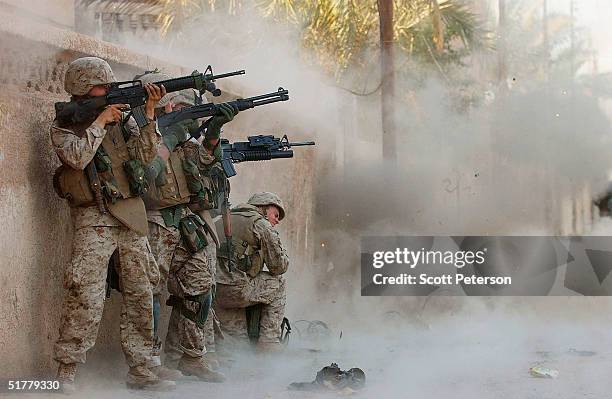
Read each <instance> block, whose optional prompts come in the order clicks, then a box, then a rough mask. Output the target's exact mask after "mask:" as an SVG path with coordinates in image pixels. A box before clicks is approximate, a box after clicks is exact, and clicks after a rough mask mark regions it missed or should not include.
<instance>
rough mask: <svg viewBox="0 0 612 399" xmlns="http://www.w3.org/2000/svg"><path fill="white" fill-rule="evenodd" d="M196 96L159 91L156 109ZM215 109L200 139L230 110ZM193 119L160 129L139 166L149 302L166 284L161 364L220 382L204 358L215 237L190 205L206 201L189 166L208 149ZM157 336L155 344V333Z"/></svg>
mask: <svg viewBox="0 0 612 399" xmlns="http://www.w3.org/2000/svg"><path fill="white" fill-rule="evenodd" d="M168 78H169V77H168V76H167V75H164V74H161V73H152V74H146V75H144V76H142V77H140V79H141V80H143V81H145V82H149V81H160V80H165V79H168ZM196 98H197V94H196V93H195V92H194V91H193V90H185V91H182V92H180V93H179V94H178V95H175V96H173V97H172V98H170V99H167V100H166V99H162V101H161V102H160V103H161V104H160V105H161V106H163V108H164V109H161V106H160V107H159V108H158V110H157V112H158V113H159V114H161V113H163V112H170V111H173V110H177V109H180V108H181V107H184V106H191V105H194V104H195V101H196ZM222 111H223V115H222V116H215V117H213V118H212V119H211V121H210V123H209V124H208V128H207V130H206V134H205V139H204V140H205V146H212V147H214V146H215V145H216V142H214V141H218V137H219V135H220V129H221V126H222V125H223V124H224V123H227V122H229V121H231V120H232V119H233V117H234V115H235V114H236V113H237V110H235V109H233V108H232V107H222ZM198 127H199V124H198V122H197V121H186V122H184V123H180V124H176V125H173V126H170V127H169V128H166V129H164V131H163V132H162V135H163V142H164V144H163V145H162V146H161V148H160V151H159V153H158V156H157V157H155V159H153V161H152V162H151V163H150V164H149V165H148V166H147V169H146V175H147V180H148V182H149V186H150V187H151V189H150V190H149V191H148V193H147V195H146V196H145V199H146V205H147V218H148V222H149V241H150V243H151V248H152V252H153V255H154V257H155V259H156V260H157V263H158V265H159V267H160V271H161V276H162V278H161V279H160V283H159V284H158V285H157V286H156V287H155V288H154V298H155V299H154V302H155V307H156V308H158V307H159V306H160V301H161V296H162V294H163V292H164V289H165V287H166V286H167V289H168V292H169V294H170V297H169V298H168V300H167V302H166V304H167V305H170V306H172V311H171V314H170V320H169V324H168V333H167V335H166V341H165V345H164V351H165V353H166V355H167V356H166V359H167V360H166V364H167V365H169V366H170V367H176V368H177V369H178V370H179V371H181V372H182V373H183V374H186V375H194V376H196V377H198V378H199V379H200V380H203V381H207V382H222V381H224V380H225V377H224V376H223V374H222V373H220V372H217V371H215V370H213V369H212V368H211V367H210V366H209V364H208V363H207V362H206V359H205V358H204V355H205V354H206V337H205V334H206V332H205V326H206V325H207V323H210V321H209V318H208V313H209V309H210V305H211V302H212V295H213V290H214V284H215V263H216V261H215V258H216V257H215V252H216V245H217V242H218V240H216V237H214V230H213V228H212V222H209V223H208V224H207V223H206V221H205V220H204V218H202V217H201V216H200V215H199V214H197V213H195V212H194V211H192V208H194V206H196V205H197V204H199V203H212V202H214V198H213V192H212V191H211V190H210V187H211V185H210V184H206V182H205V179H204V177H203V176H202V175H201V173H200V169H199V168H198V166H197V163H198V160H199V157H200V155H199V154H200V153H203V154H205V155H208V152H207V151H206V149H205V148H204V146H202V145H200V144H199V143H197V142H195V141H193V140H191V141H190V140H189V137H190V134H189V133H190V131H191V132H193V129H197V128H198ZM211 137H214V139H211ZM208 156H209V157H210V155H208ZM156 324H157V323H156ZM156 335H157V334H156ZM157 341H158V345H159V342H160V340H159V338H157ZM159 364H161V363H159ZM159 364H158V365H157V366H158V367H159ZM160 370H163V368H162V369H160Z"/></svg>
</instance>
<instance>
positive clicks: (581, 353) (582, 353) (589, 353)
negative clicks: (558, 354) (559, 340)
mask: <svg viewBox="0 0 612 399" xmlns="http://www.w3.org/2000/svg"><path fill="white" fill-rule="evenodd" d="M568 352H569V353H570V354H571V355H575V356H583V357H590V356H595V355H596V354H597V352H593V351H581V350H577V349H574V348H570V349H569V351H568Z"/></svg>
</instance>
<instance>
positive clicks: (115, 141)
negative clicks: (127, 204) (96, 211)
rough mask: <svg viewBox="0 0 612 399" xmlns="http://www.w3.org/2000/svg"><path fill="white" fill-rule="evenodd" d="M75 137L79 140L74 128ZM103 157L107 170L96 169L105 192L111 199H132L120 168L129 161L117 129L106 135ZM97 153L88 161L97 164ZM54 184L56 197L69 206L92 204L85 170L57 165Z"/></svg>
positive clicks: (93, 198)
mask: <svg viewBox="0 0 612 399" xmlns="http://www.w3.org/2000/svg"><path fill="white" fill-rule="evenodd" d="M74 131H75V134H76V135H77V136H79V137H81V136H82V134H79V130H78V129H75V130H74ZM101 147H102V149H103V150H104V152H105V155H106V156H107V157H108V160H110V165H108V169H107V170H98V176H99V178H100V183H101V184H102V187H103V188H104V187H105V188H104V189H103V191H104V192H105V193H108V194H110V195H111V196H112V197H113V198H131V197H134V195H132V194H131V193H130V185H129V180H128V177H127V175H126V173H125V170H124V169H123V163H124V162H126V161H129V160H130V153H129V149H128V146H127V144H126V142H125V139H124V138H123V133H122V132H121V129H119V128H111V129H109V130H108V131H107V132H106V135H105V136H104V139H103V140H102V144H101ZM99 154H100V151H98V152H97V153H96V155H95V156H94V159H93V160H92V161H91V162H94V163H95V162H96V161H97V160H99V159H98V157H99V156H100V155H99ZM53 184H54V187H55V190H56V192H57V194H58V195H59V196H60V197H61V198H65V199H67V200H68V203H69V204H70V206H72V207H78V206H91V205H94V204H95V197H94V193H93V191H92V190H91V185H90V182H89V179H88V178H87V174H86V173H85V170H77V169H73V168H71V167H69V166H67V165H63V164H62V166H60V167H59V168H58V169H57V170H56V171H55V175H54V176H53ZM107 199H109V198H108V197H107Z"/></svg>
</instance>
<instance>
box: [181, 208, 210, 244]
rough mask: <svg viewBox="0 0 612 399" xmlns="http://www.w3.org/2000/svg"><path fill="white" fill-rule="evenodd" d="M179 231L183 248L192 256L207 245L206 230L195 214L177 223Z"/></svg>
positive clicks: (200, 219)
mask: <svg viewBox="0 0 612 399" xmlns="http://www.w3.org/2000/svg"><path fill="white" fill-rule="evenodd" d="M179 229H180V231H181V237H182V238H183V243H184V244H185V247H186V248H187V249H188V250H189V251H190V252H191V253H192V254H193V253H196V252H199V251H200V250H202V249H203V248H204V247H206V246H207V245H208V240H207V239H206V229H205V224H204V221H203V220H202V218H200V217H199V216H198V215H196V214H192V215H189V216H185V217H184V218H182V219H181V221H180V222H179Z"/></svg>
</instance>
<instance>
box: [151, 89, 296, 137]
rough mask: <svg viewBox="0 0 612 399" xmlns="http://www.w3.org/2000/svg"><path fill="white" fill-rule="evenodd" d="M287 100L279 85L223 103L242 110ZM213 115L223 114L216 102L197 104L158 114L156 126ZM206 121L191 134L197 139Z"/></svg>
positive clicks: (285, 92) (286, 92)
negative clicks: (273, 89) (259, 93)
mask: <svg viewBox="0 0 612 399" xmlns="http://www.w3.org/2000/svg"><path fill="white" fill-rule="evenodd" d="M287 100H289V91H288V90H285V89H283V88H282V87H279V88H278V90H277V91H273V92H272V93H267V94H262V95H260V96H255V97H248V98H239V99H237V100H234V101H228V102H227V103H225V104H229V105H231V106H232V107H236V108H238V110H239V111H244V110H245V109H250V108H254V107H258V106H260V105H266V104H272V103H276V102H279V101H287ZM215 115H223V114H222V113H221V111H220V109H219V106H218V105H217V104H213V103H206V104H199V105H194V106H192V107H188V108H183V109H180V110H178V111H174V112H170V113H168V114H165V115H162V116H160V117H159V118H157V126H158V127H159V128H160V129H162V128H165V127H168V126H171V125H174V124H175V123H178V122H181V121H185V120H190V119H200V118H206V117H209V116H215ZM207 122H208V121H206V122H204V123H203V124H202V126H201V127H200V129H199V130H198V131H197V132H195V133H194V134H192V137H193V138H195V139H198V138H199V137H200V135H201V134H202V132H203V131H204V130H205V129H206V127H207V126H208V125H207Z"/></svg>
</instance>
